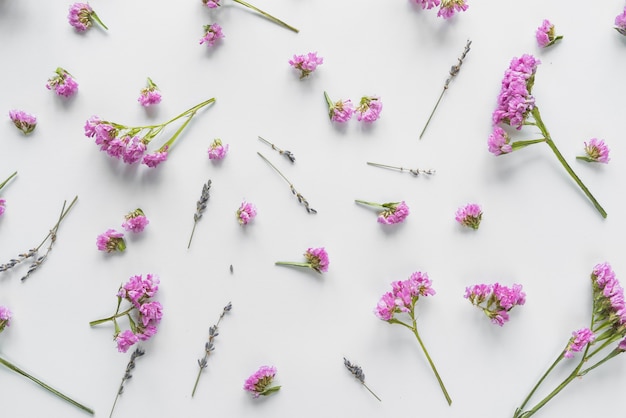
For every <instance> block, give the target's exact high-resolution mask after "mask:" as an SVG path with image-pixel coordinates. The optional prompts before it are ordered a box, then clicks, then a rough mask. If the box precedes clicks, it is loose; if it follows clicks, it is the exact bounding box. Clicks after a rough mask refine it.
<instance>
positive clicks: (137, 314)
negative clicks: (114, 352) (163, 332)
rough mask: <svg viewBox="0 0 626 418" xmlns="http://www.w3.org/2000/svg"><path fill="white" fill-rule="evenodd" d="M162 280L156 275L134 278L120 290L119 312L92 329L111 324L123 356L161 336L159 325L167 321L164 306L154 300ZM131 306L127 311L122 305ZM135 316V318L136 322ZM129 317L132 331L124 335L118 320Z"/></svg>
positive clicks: (127, 330) (93, 323)
mask: <svg viewBox="0 0 626 418" xmlns="http://www.w3.org/2000/svg"><path fill="white" fill-rule="evenodd" d="M159 283H160V281H159V279H158V278H157V277H156V276H155V275H153V274H147V275H146V276H145V277H144V276H143V275H135V276H132V277H131V278H130V279H129V280H128V282H126V283H125V284H124V285H122V286H120V288H119V290H118V292H117V295H116V296H117V308H116V310H115V313H114V314H113V315H111V316H109V317H107V318H102V319H98V320H96V321H91V322H90V323H89V325H90V326H92V327H93V326H95V325H99V324H103V323H105V322H108V321H111V322H113V324H114V326H115V332H114V334H113V338H114V340H115V342H116V343H117V349H118V351H119V352H121V353H125V352H126V351H128V349H129V348H130V347H132V346H133V345H134V344H136V343H137V342H139V341H146V340H148V339H150V338H151V337H152V336H154V335H155V334H156V332H157V325H158V324H159V323H160V322H161V319H162V318H163V306H162V305H161V303H160V302H158V301H155V300H153V298H154V297H155V295H156V294H157V291H158V290H159ZM123 301H126V302H128V306H127V307H126V308H125V309H123V308H122V302H123ZM133 316H134V318H133ZM124 317H127V318H128V319H129V321H128V322H129V329H126V330H124V331H121V329H120V326H119V323H118V320H119V319H121V318H124Z"/></svg>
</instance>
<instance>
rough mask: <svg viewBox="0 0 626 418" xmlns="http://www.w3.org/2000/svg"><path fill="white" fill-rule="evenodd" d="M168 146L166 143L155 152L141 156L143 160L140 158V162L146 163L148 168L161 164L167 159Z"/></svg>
mask: <svg viewBox="0 0 626 418" xmlns="http://www.w3.org/2000/svg"><path fill="white" fill-rule="evenodd" d="M168 148H169V147H168V146H167V145H165V146H163V147H161V148H159V149H158V150H156V151H155V152H153V153H151V154H146V155H144V156H143V160H141V162H142V164H145V165H147V166H148V167H150V168H154V167H156V166H158V165H159V164H161V163H162V162H163V161H166V160H167V149H168Z"/></svg>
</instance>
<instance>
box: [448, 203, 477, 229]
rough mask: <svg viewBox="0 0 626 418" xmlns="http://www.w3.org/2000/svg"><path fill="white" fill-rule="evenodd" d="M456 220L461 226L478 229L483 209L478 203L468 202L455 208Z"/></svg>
mask: <svg viewBox="0 0 626 418" xmlns="http://www.w3.org/2000/svg"><path fill="white" fill-rule="evenodd" d="M454 218H455V219H456V221H457V222H458V223H460V224H461V225H463V226H466V227H468V228H472V229H478V227H479V226H480V221H481V220H482V219H483V211H482V209H481V208H480V205H477V204H476V203H468V204H467V205H465V206H462V207H460V208H458V209H457V211H456V214H455V217H454Z"/></svg>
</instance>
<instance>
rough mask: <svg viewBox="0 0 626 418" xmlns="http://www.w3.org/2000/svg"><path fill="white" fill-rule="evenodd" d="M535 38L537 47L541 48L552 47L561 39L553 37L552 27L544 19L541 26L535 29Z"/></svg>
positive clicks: (560, 37)
mask: <svg viewBox="0 0 626 418" xmlns="http://www.w3.org/2000/svg"><path fill="white" fill-rule="evenodd" d="M535 36H536V38H537V45H539V46H540V47H541V48H546V47H548V46H551V45H554V44H555V43H556V42H557V41H559V40H561V39H563V37H562V36H556V35H555V31H554V25H553V24H552V23H550V21H549V20H548V19H544V21H543V22H542V23H541V26H539V27H538V28H537V32H536V34H535Z"/></svg>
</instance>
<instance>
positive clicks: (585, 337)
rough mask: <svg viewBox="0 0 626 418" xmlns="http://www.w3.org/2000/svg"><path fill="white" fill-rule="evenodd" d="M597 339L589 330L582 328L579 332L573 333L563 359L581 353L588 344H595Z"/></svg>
mask: <svg viewBox="0 0 626 418" xmlns="http://www.w3.org/2000/svg"><path fill="white" fill-rule="evenodd" d="M595 339H596V336H595V335H594V333H593V331H591V330H590V329H589V328H581V329H579V330H578V331H572V338H570V341H569V343H568V344H567V347H566V348H565V351H564V352H563V357H565V358H572V357H574V353H579V352H580V351H582V349H583V348H585V346H586V345H587V344H591V343H593V342H594V341H595Z"/></svg>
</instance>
